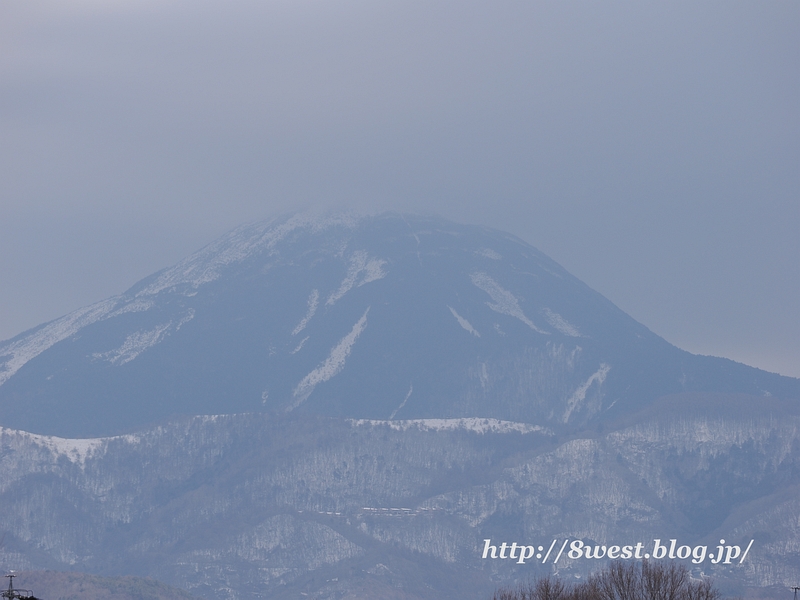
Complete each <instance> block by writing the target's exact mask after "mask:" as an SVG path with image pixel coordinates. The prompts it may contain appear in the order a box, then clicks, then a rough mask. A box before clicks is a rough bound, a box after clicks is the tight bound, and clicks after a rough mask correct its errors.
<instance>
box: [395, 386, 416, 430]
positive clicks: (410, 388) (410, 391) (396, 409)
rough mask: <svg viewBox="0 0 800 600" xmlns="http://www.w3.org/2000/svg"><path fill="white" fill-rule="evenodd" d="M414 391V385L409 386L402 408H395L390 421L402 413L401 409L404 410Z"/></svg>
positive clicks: (401, 404)
mask: <svg viewBox="0 0 800 600" xmlns="http://www.w3.org/2000/svg"><path fill="white" fill-rule="evenodd" d="M413 391H414V384H411V385H409V386H408V393H407V394H406V397H405V398H403V401H402V402H401V403H400V406H398V407H397V408H395V409H394V411H393V412H392V414H390V415H389V420H390V421H391V420H392V419H394V416H395V415H396V414H397V413H398V412H399V411H400V409H401V408H403V407H404V406H405V405H406V402H408V399H409V398H411V394H412V392H413Z"/></svg>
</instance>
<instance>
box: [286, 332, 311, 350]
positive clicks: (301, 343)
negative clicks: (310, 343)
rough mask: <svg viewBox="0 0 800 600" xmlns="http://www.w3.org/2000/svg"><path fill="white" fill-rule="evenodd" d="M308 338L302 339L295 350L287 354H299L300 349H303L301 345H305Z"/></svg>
mask: <svg viewBox="0 0 800 600" xmlns="http://www.w3.org/2000/svg"><path fill="white" fill-rule="evenodd" d="M308 338H309V336H306V337H304V338H303V339H302V340H300V343H299V344H297V348H295V349H294V350H292V351H291V352H289V354H297V353H298V352H300V348H302V347H303V344H305V343H306V341H307V340H308Z"/></svg>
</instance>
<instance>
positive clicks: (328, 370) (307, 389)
mask: <svg viewBox="0 0 800 600" xmlns="http://www.w3.org/2000/svg"><path fill="white" fill-rule="evenodd" d="M367 313H369V307H367V310H365V311H364V314H363V315H361V318H360V319H359V320H358V321H357V322H356V324H355V325H353V328H352V329H351V330H350V333H348V334H347V335H346V336H344V337H343V338H342V339H341V340H340V341H339V343H338V344H336V346H334V348H333V349H332V350H331V353H330V355H329V356H328V358H326V359H325V360H324V361H323V363H322V364H320V365H319V366H318V367H317V368H316V369H314V370H313V371H311V372H310V373H309V374H308V375H306V376H305V377H303V379H302V380H301V381H300V383H298V384H297V387H296V388H294V392H293V394H292V395H293V396H294V400H293V401H292V403H291V404H290V405H289V407H288V408H287V409H286V410H287V412H288V411H291V410H294V409H295V408H297V407H298V406H300V405H301V404H302V403H303V402H305V401H306V400H307V399H308V397H309V396H310V395H311V392H313V391H314V388H315V387H317V385H319V384H320V383H322V382H323V381H328V380H329V379H330V378H331V377H333V376H334V375H336V374H337V373H339V372H340V371H341V370H342V369H343V368H344V362H345V360H346V359H347V357H348V356H349V355H350V351H351V350H352V348H353V344H355V342H356V340H357V339H358V336H360V335H361V332H362V331H364V329H365V328H366V326H367Z"/></svg>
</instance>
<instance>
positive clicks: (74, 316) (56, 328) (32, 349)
mask: <svg viewBox="0 0 800 600" xmlns="http://www.w3.org/2000/svg"><path fill="white" fill-rule="evenodd" d="M118 301H119V298H118V297H116V298H109V299H108V300H104V301H103V302H98V303H96V304H92V305H91V306H87V307H84V308H81V309H79V310H76V311H75V312H71V313H70V314H68V315H65V316H63V317H61V318H60V319H56V320H55V321H52V322H50V323H48V324H47V325H45V326H43V327H41V328H40V329H37V330H36V331H34V332H33V333H31V334H30V335H27V336H25V337H23V338H21V339H19V340H16V341H14V342H8V343H6V344H4V345H0V360H2V359H5V361H4V363H2V366H0V385H2V384H3V383H5V382H6V381H8V380H9V379H10V378H11V376H12V375H14V373H16V372H17V371H18V370H19V369H20V368H21V367H22V365H24V364H25V363H26V362H28V361H29V360H31V359H33V358H35V357H36V356H38V355H39V354H41V353H42V352H44V351H45V350H47V349H48V348H50V347H51V346H53V345H55V344H57V343H58V342H60V341H61V340H64V339H66V338H68V337H70V336H72V335H74V334H75V333H77V332H78V330H79V329H81V328H83V327H86V326H87V325H90V324H92V323H94V322H95V321H99V320H101V319H103V318H104V317H106V316H107V315H108V313H109V312H111V310H112V309H113V308H114V305H115V304H116V303H117V302H118Z"/></svg>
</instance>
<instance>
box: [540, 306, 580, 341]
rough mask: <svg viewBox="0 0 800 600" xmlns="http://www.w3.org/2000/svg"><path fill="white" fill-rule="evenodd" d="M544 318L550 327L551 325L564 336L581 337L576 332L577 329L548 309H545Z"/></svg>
mask: <svg viewBox="0 0 800 600" xmlns="http://www.w3.org/2000/svg"><path fill="white" fill-rule="evenodd" d="M544 316H545V318H546V319H547V322H548V323H550V325H552V326H553V328H554V329H557V330H558V331H560V332H561V333H563V334H564V335H568V336H571V337H581V332H580V331H578V328H577V327H575V325H573V324H572V323H570V322H569V321H567V320H566V319H565V318H564V317H562V316H561V315H560V314H558V313H557V312H553V311H552V310H550V309H549V308H547V307H545V309H544Z"/></svg>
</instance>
